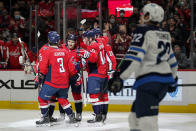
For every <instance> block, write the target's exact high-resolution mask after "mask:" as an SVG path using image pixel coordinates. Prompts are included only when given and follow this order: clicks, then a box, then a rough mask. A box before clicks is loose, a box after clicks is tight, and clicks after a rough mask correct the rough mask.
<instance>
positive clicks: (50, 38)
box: [48, 31, 60, 44]
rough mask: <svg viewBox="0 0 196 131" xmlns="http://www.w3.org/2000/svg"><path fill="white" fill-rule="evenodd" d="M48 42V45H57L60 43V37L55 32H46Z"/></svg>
mask: <svg viewBox="0 0 196 131" xmlns="http://www.w3.org/2000/svg"><path fill="white" fill-rule="evenodd" d="M48 41H49V42H50V43H53V44H55V43H58V42H59V41H60V35H59V34H58V33H57V32H56V31H50V32H48Z"/></svg>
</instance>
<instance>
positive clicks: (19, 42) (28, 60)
mask: <svg viewBox="0 0 196 131" xmlns="http://www.w3.org/2000/svg"><path fill="white" fill-rule="evenodd" d="M18 40H19V43H20V45H21V47H22V49H23V50H24V53H25V55H26V57H27V61H29V64H30V66H31V69H32V71H33V74H34V75H36V74H35V70H34V68H33V65H32V64H31V61H30V59H29V56H28V54H27V51H26V50H25V48H24V45H23V44H22V41H21V38H18Z"/></svg>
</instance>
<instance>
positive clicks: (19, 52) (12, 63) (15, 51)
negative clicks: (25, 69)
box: [6, 33, 28, 69]
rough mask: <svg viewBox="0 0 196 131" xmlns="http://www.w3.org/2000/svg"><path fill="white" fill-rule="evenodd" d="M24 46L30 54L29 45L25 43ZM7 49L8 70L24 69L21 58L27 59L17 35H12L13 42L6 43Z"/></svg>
mask: <svg viewBox="0 0 196 131" xmlns="http://www.w3.org/2000/svg"><path fill="white" fill-rule="evenodd" d="M22 44H23V46H24V48H25V50H26V51H27V52H28V49H27V44H26V43H24V42H23V43H22ZM6 47H7V48H8V55H7V56H8V58H7V59H8V68H9V69H22V66H21V65H20V63H19V56H23V58H25V54H24V50H23V48H22V47H21V44H20V43H19V41H18V36H17V34H16V33H13V34H12V40H10V41H8V42H7V43H6Z"/></svg>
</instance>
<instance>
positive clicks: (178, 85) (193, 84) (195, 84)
mask: <svg viewBox="0 0 196 131" xmlns="http://www.w3.org/2000/svg"><path fill="white" fill-rule="evenodd" d="M185 86H190V87H191V86H192V87H194V86H196V83H191V84H177V87H185ZM124 88H133V86H124Z"/></svg>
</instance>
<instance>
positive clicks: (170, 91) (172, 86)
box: [167, 77, 178, 93]
mask: <svg viewBox="0 0 196 131" xmlns="http://www.w3.org/2000/svg"><path fill="white" fill-rule="evenodd" d="M177 84H178V77H176V78H175V83H173V84H171V85H170V86H169V87H168V91H167V92H169V93H172V92H175V91H176V89H177V87H178V86H177Z"/></svg>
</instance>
